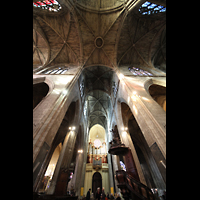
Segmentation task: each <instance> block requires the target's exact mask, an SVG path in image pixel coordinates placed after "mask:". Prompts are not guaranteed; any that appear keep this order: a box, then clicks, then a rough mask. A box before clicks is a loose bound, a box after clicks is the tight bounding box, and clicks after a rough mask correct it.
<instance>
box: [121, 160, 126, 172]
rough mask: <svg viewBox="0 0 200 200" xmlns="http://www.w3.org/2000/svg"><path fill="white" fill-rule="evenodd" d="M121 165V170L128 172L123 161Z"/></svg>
mask: <svg viewBox="0 0 200 200" xmlns="http://www.w3.org/2000/svg"><path fill="white" fill-rule="evenodd" d="M119 163H120V165H121V169H122V170H124V171H126V166H125V164H124V163H123V162H122V161H119Z"/></svg>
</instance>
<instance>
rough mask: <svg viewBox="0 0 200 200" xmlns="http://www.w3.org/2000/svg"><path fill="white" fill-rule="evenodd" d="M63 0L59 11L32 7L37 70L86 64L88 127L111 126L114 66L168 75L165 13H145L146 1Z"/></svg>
mask: <svg viewBox="0 0 200 200" xmlns="http://www.w3.org/2000/svg"><path fill="white" fill-rule="evenodd" d="M34 1H36V0H34ZM58 1H59V3H60V4H61V6H62V9H61V10H60V11H59V12H49V11H48V10H43V9H40V8H35V7H34V8H33V72H34V73H36V72H37V73H40V72H42V70H46V69H48V68H52V67H57V66H61V65H63V66H65V67H69V70H68V71H69V73H71V72H70V71H72V69H75V68H77V67H81V68H84V70H83V73H82V75H83V76H84V80H86V81H85V91H86V92H85V100H86V101H87V104H88V107H87V108H88V111H87V112H88V123H89V127H90V128H91V127H92V126H93V125H95V124H100V125H102V126H103V127H104V128H106V120H107V119H108V115H109V110H110V108H111V101H110V94H111V89H112V76H113V71H115V70H119V71H121V73H123V74H124V75H131V73H130V72H129V70H128V67H129V66H134V67H138V68H141V69H143V70H147V71H149V72H151V73H152V74H153V75H165V71H166V19H165V18H166V13H165V12H164V13H157V14H153V15H142V14H141V13H139V11H138V9H139V7H140V6H141V5H142V4H143V3H144V2H145V0H98V1H94V0H58ZM151 2H155V3H156V4H158V5H163V6H166V0H152V1H151ZM72 73H74V71H72Z"/></svg>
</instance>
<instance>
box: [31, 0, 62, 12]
mask: <svg viewBox="0 0 200 200" xmlns="http://www.w3.org/2000/svg"><path fill="white" fill-rule="evenodd" d="M33 6H34V7H36V8H41V9H43V10H49V11H53V12H58V11H59V10H60V9H61V8H62V7H61V5H60V4H59V3H58V1H56V0H49V1H37V2H33Z"/></svg>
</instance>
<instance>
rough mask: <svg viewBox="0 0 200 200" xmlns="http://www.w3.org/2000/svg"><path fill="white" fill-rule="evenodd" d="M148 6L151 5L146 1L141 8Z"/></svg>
mask: <svg viewBox="0 0 200 200" xmlns="http://www.w3.org/2000/svg"><path fill="white" fill-rule="evenodd" d="M149 4H151V3H150V2H148V1H146V2H145V3H143V4H142V7H147V6H148V5H149Z"/></svg>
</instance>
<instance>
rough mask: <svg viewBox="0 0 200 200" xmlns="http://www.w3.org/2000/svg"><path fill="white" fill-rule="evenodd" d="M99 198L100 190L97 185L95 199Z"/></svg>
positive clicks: (98, 199)
mask: <svg viewBox="0 0 200 200" xmlns="http://www.w3.org/2000/svg"><path fill="white" fill-rule="evenodd" d="M100 198H101V192H100V187H98V188H97V192H96V195H95V200H100Z"/></svg>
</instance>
